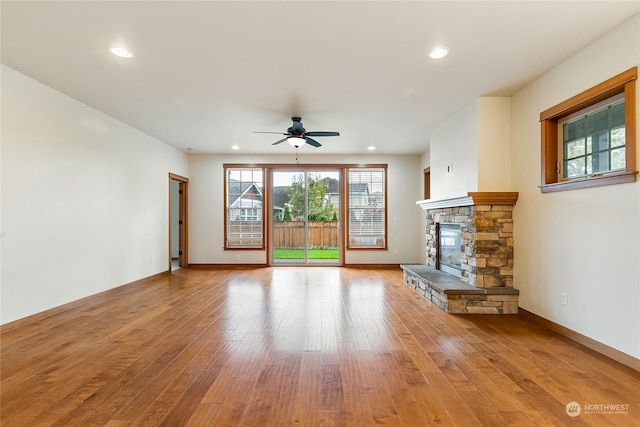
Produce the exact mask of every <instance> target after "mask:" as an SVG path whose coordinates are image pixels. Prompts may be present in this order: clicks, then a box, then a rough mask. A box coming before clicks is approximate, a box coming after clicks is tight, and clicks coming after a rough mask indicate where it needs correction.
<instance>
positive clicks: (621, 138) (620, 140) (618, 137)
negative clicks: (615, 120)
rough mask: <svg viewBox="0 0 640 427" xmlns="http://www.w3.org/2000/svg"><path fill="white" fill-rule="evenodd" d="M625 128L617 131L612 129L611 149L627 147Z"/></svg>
mask: <svg viewBox="0 0 640 427" xmlns="http://www.w3.org/2000/svg"><path fill="white" fill-rule="evenodd" d="M624 130H625V128H624V126H623V127H619V128H616V129H611V147H620V146H622V145H625V133H624Z"/></svg>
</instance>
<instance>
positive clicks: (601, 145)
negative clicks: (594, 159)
mask: <svg viewBox="0 0 640 427" xmlns="http://www.w3.org/2000/svg"><path fill="white" fill-rule="evenodd" d="M591 138H592V141H593V151H604V150H608V149H609V132H604V133H599V134H596V135H593V136H592V137H591Z"/></svg>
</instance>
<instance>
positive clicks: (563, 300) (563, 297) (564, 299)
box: [560, 292, 568, 305]
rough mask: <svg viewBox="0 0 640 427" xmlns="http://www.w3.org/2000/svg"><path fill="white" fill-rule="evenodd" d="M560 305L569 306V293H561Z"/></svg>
mask: <svg viewBox="0 0 640 427" xmlns="http://www.w3.org/2000/svg"><path fill="white" fill-rule="evenodd" d="M560 304H562V305H567V304H568V301H567V293H566V292H560Z"/></svg>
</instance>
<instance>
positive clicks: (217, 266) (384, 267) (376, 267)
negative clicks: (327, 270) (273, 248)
mask: <svg viewBox="0 0 640 427" xmlns="http://www.w3.org/2000/svg"><path fill="white" fill-rule="evenodd" d="M265 267H336V265H326V264H286V265H285V264H283V265H269V264H189V268H195V269H221V270H228V269H240V268H265ZM337 267H344V268H359V269H361V270H396V269H397V270H399V269H400V264H344V265H342V266H337Z"/></svg>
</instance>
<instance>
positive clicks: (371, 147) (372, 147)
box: [367, 145, 376, 151]
mask: <svg viewBox="0 0 640 427" xmlns="http://www.w3.org/2000/svg"><path fill="white" fill-rule="evenodd" d="M375 149H376V147H374V146H373V145H370V146H368V147H367V150H369V151H373V150H375Z"/></svg>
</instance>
